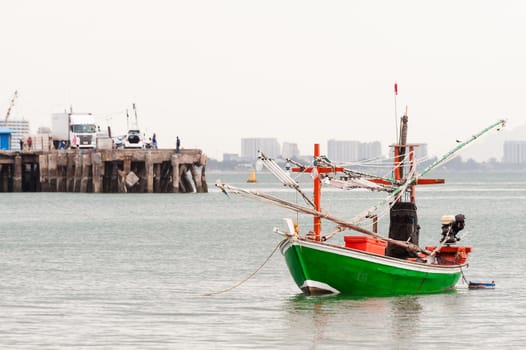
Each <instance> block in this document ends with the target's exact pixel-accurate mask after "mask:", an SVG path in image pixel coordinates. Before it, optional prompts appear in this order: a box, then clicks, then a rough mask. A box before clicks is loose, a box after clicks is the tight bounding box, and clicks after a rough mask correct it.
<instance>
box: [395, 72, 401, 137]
mask: <svg viewBox="0 0 526 350" xmlns="http://www.w3.org/2000/svg"><path fill="white" fill-rule="evenodd" d="M397 96H398V83H397V82H396V81H395V83H394V113H395V136H396V143H400V139H399V138H398V111H397V108H396V99H397Z"/></svg>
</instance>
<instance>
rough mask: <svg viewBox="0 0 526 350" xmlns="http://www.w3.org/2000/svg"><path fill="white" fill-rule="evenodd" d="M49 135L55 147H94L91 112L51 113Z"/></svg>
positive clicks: (95, 143)
mask: <svg viewBox="0 0 526 350" xmlns="http://www.w3.org/2000/svg"><path fill="white" fill-rule="evenodd" d="M51 135H52V137H53V145H54V146H55V148H68V147H69V146H71V147H72V148H96V146H97V126H96V125H95V117H94V116H93V115H92V114H91V113H73V112H70V113H68V112H64V113H53V114H52V115H51Z"/></svg>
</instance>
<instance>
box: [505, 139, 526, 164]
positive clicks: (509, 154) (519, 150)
mask: <svg viewBox="0 0 526 350" xmlns="http://www.w3.org/2000/svg"><path fill="white" fill-rule="evenodd" d="M502 162H503V163H509V164H525V163H526V141H505V142H504V155H503V157H502Z"/></svg>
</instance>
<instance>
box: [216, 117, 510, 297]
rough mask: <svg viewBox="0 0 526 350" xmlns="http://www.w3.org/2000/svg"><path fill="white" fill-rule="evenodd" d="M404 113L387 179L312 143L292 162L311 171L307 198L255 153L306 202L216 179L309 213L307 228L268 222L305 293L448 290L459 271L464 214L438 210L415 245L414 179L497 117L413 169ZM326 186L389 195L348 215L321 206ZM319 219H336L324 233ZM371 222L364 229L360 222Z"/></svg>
mask: <svg viewBox="0 0 526 350" xmlns="http://www.w3.org/2000/svg"><path fill="white" fill-rule="evenodd" d="M407 121H408V118H407V115H404V116H403V117H402V118H401V123H400V137H399V138H398V142H397V143H396V144H394V145H392V147H393V160H394V163H393V164H394V165H393V168H392V176H391V177H389V178H386V177H381V176H376V175H371V174H366V173H364V172H358V171H356V170H353V169H347V168H344V167H341V166H338V165H337V164H333V163H332V162H331V161H330V160H329V159H328V158H327V157H325V156H322V155H320V148H319V145H318V144H315V145H314V157H313V162H312V164H310V165H308V166H307V165H302V164H299V163H297V162H295V161H292V160H288V161H289V162H291V163H292V164H294V165H295V167H294V168H292V169H291V170H292V172H295V173H310V175H311V176H312V178H313V196H312V199H311V198H310V197H309V196H308V195H307V194H305V193H304V192H303V191H302V190H301V189H300V186H299V184H298V183H297V182H296V181H295V180H294V179H293V178H292V177H291V176H290V174H289V173H288V172H286V171H285V170H283V169H281V168H280V167H279V166H278V164H277V163H276V162H275V161H274V160H272V159H270V158H268V157H266V156H265V155H263V154H261V153H260V154H259V161H261V162H262V163H263V164H264V165H265V166H266V168H267V169H268V170H269V171H270V172H272V173H273V174H274V175H275V176H276V178H278V179H279V180H280V181H281V182H282V183H283V184H284V185H285V186H287V187H290V188H292V189H294V190H296V191H297V192H298V193H299V194H301V197H302V199H303V200H304V202H305V204H298V203H293V202H290V201H287V200H284V199H281V198H278V197H275V196H272V195H269V194H266V193H262V192H259V191H255V190H245V189H241V188H236V187H233V186H230V185H228V184H222V183H220V184H216V186H218V187H220V188H221V189H222V190H223V191H225V192H226V193H234V194H239V195H241V196H245V197H249V198H254V199H258V200H262V201H264V202H267V203H271V204H274V205H278V206H280V207H284V208H287V209H290V210H292V211H294V212H296V213H297V214H307V215H311V216H312V218H313V226H312V229H311V230H309V231H308V232H307V233H305V234H303V233H300V232H299V231H300V230H299V228H298V225H297V224H296V223H295V222H294V221H293V220H292V219H285V221H286V226H287V229H286V230H281V229H279V228H274V232H275V233H278V234H280V235H282V236H283V237H284V239H283V240H282V241H281V243H280V245H279V248H280V250H281V253H282V254H283V256H284V258H285V261H286V264H287V266H288V269H289V271H290V274H291V276H292V278H293V279H294V281H295V283H296V285H297V286H298V287H299V289H300V290H301V291H302V292H303V293H304V294H306V295H323V294H344V295H350V296H360V297H362V296H363V297H370V296H394V295H406V294H429V293H438V292H443V291H447V290H451V289H453V288H454V287H455V285H456V284H457V282H458V281H459V279H460V278H461V277H462V276H463V273H464V269H465V268H467V259H468V255H469V253H470V252H471V251H472V248H471V247H468V246H459V245H457V244H456V243H457V241H458V240H460V238H459V237H458V236H457V234H458V233H459V232H460V231H461V230H462V229H463V228H464V215H462V214H457V215H455V216H453V215H444V216H443V217H442V218H441V224H442V237H441V239H440V240H439V241H438V243H437V245H436V246H427V247H420V246H419V236H420V226H419V225H418V216H417V208H416V186H417V185H424V184H441V183H444V180H442V179H424V178H423V176H424V175H426V174H427V173H429V172H430V171H431V170H433V169H435V168H437V167H438V166H440V165H441V164H443V163H445V162H447V161H448V160H450V159H451V158H453V157H455V156H456V155H457V153H458V152H459V151H460V150H461V149H462V148H464V147H465V146H466V145H468V144H470V143H472V142H474V141H475V140H477V139H479V137H480V136H482V135H484V134H486V133H487V132H489V131H491V130H495V129H497V130H500V128H501V127H503V126H504V120H499V121H498V122H496V123H494V124H492V125H490V126H489V127H487V128H485V129H484V130H482V131H481V132H479V133H477V134H475V135H473V136H472V137H471V138H469V139H468V140H467V141H465V142H462V143H459V144H458V145H457V146H456V147H455V148H454V149H453V150H452V151H450V152H448V153H446V154H445V155H444V156H443V157H442V158H439V159H437V160H436V161H435V162H433V163H432V164H431V165H429V166H428V167H427V168H425V169H424V170H423V171H421V172H420V173H418V172H417V171H416V168H417V167H416V161H415V157H414V154H415V148H416V147H418V145H416V144H408V143H407V140H406V137H407ZM325 185H332V186H334V187H338V188H341V189H355V188H362V189H363V188H365V189H369V190H374V191H386V192H388V193H389V194H388V196H387V197H386V198H385V199H384V200H383V201H382V202H381V203H379V204H378V205H375V206H373V207H372V208H367V209H366V210H365V211H364V212H362V213H360V214H359V215H357V216H356V217H355V218H353V219H351V220H342V219H339V218H337V217H335V216H333V215H331V214H330V213H329V212H327V211H325V210H324V209H323V208H322V207H321V190H322V186H325ZM384 206H387V208H388V209H387V210H388V213H389V215H388V217H389V233H388V235H387V236H385V235H380V234H379V233H378V232H377V227H378V220H379V216H378V213H377V212H378V210H379V208H382V207H384ZM322 220H324V221H329V222H331V223H333V224H336V228H335V229H334V230H332V231H331V232H326V233H323V232H322ZM365 221H367V223H368V224H372V227H373V229H372V230H369V229H366V228H364V222H365ZM346 230H352V231H354V232H356V233H357V234H355V235H347V236H344V237H343V241H344V243H343V244H339V243H338V244H336V243H331V239H333V238H334V237H335V236H337V234H339V233H341V232H344V231H346Z"/></svg>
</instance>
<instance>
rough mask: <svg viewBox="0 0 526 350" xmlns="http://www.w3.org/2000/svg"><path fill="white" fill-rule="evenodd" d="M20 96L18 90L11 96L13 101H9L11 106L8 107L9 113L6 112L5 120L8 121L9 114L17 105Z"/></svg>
mask: <svg viewBox="0 0 526 350" xmlns="http://www.w3.org/2000/svg"><path fill="white" fill-rule="evenodd" d="M17 97H18V91H15V93H14V94H13V97H12V98H11V101H10V102H9V107H8V108H7V113H6V114H5V119H4V121H5V122H6V123H7V119H9V115H10V114H11V109H12V108H13V106H14V105H15V100H16V98H17Z"/></svg>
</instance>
